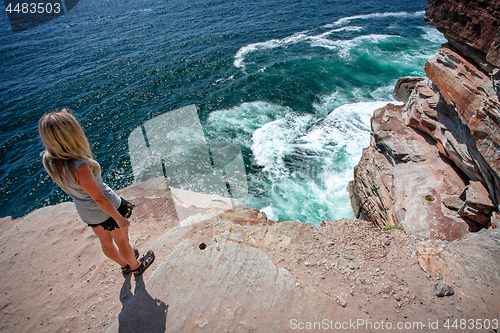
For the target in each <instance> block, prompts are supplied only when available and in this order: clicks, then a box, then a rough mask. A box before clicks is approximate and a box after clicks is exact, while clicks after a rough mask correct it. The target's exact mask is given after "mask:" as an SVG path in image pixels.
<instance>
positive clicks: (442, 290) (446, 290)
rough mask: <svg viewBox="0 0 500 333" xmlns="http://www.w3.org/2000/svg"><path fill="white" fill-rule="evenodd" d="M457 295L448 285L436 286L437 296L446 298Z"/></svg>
mask: <svg viewBox="0 0 500 333" xmlns="http://www.w3.org/2000/svg"><path fill="white" fill-rule="evenodd" d="M454 293H455V291H454V290H453V288H452V287H451V286H449V285H447V284H438V285H437V286H436V293H435V294H436V296H438V297H444V296H451V295H453V294H454Z"/></svg>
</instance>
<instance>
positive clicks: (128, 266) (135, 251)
mask: <svg viewBox="0 0 500 333" xmlns="http://www.w3.org/2000/svg"><path fill="white" fill-rule="evenodd" d="M134 255H135V259H137V258H139V251H137V249H134ZM130 272H132V269H131V268H130V265H128V264H127V266H125V267H122V274H128V273H130Z"/></svg>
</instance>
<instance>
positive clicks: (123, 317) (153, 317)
mask: <svg viewBox="0 0 500 333" xmlns="http://www.w3.org/2000/svg"><path fill="white" fill-rule="evenodd" d="M131 276H132V274H129V275H127V276H126V277H125V282H124V283H123V286H122V288H121V290H120V301H121V302H122V305H123V308H122V311H121V313H120V315H119V316H118V332H120V333H135V332H148V333H150V332H151V333H156V332H162V333H163V332H165V329H166V321H167V312H168V305H167V304H165V303H164V302H162V301H161V300H158V299H154V298H153V297H151V295H149V294H148V291H147V290H146V286H145V284H144V280H143V279H142V276H139V277H136V281H135V282H136V283H135V291H134V295H132V291H131V289H132V284H131ZM132 300H133V301H132Z"/></svg>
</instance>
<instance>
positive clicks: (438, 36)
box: [419, 27, 446, 44]
mask: <svg viewBox="0 0 500 333" xmlns="http://www.w3.org/2000/svg"><path fill="white" fill-rule="evenodd" d="M419 28H420V29H422V30H423V31H424V33H425V34H424V35H422V37H423V38H425V39H427V40H428V41H430V42H432V43H436V44H443V43H446V38H444V36H443V34H442V33H440V32H439V30H438V29H436V28H434V27H419Z"/></svg>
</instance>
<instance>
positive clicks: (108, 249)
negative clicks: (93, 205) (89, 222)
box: [92, 226, 134, 267]
mask: <svg viewBox="0 0 500 333" xmlns="http://www.w3.org/2000/svg"><path fill="white" fill-rule="evenodd" d="M92 230H93V231H94V233H95V234H96V235H97V237H98V238H99V241H100V242H101V247H102V252H104V254H105V255H106V257H108V258H109V259H111V260H113V261H114V262H116V263H117V264H118V265H120V267H125V266H127V263H128V261H127V260H125V259H124V258H123V257H122V255H121V254H120V251H119V249H118V248H117V247H116V245H115V243H114V242H113V235H112V234H111V231H109V230H105V229H104V228H103V227H101V226H97V227H92ZM118 230H119V229H118ZM133 255H134V252H133V250H132V256H133Z"/></svg>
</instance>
